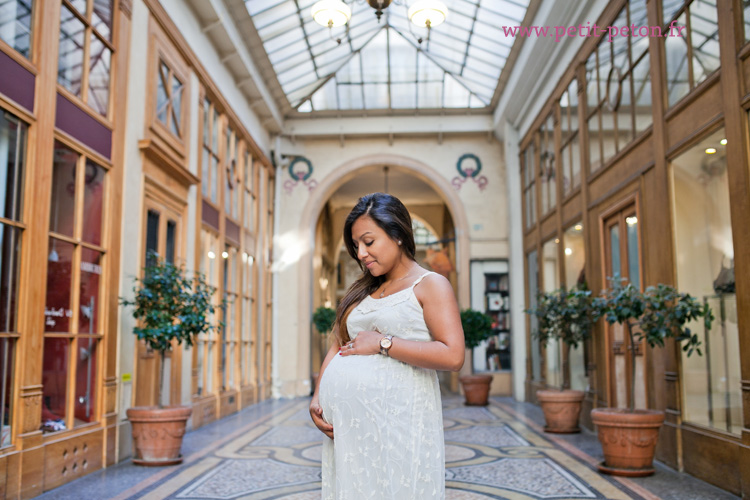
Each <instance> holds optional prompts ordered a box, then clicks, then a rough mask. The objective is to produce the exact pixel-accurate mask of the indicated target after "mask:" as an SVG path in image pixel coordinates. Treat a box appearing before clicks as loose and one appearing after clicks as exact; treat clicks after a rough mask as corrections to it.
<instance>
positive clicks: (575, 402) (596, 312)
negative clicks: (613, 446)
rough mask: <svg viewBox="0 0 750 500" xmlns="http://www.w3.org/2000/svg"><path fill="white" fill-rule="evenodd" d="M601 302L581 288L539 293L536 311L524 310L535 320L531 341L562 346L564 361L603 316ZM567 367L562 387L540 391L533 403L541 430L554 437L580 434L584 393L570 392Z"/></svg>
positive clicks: (602, 303)
mask: <svg viewBox="0 0 750 500" xmlns="http://www.w3.org/2000/svg"><path fill="white" fill-rule="evenodd" d="M603 305H604V301H603V299H601V298H599V297H594V296H593V295H592V293H591V291H590V290H587V289H586V287H585V285H584V286H576V287H574V288H572V289H571V290H565V289H564V288H560V289H559V290H555V291H553V292H548V293H540V294H539V296H538V297H537V307H536V308H534V309H526V313H528V314H532V315H534V316H536V318H537V325H538V326H537V329H536V331H534V332H533V335H534V337H535V338H537V339H539V341H540V342H541V343H543V344H547V343H548V342H549V341H550V340H551V339H557V340H559V341H560V342H561V343H562V348H563V356H564V359H567V356H568V353H569V352H570V348H571V347H572V348H576V347H577V346H578V344H580V343H582V342H585V341H586V339H588V338H589V337H590V336H591V332H592V330H593V328H594V324H596V322H597V321H598V320H599V318H600V317H601V315H602V313H603ZM570 378H571V377H570V365H569V364H568V365H567V369H564V370H563V384H562V387H561V388H560V389H559V390H540V391H537V392H536V397H537V400H538V401H539V404H540V405H541V407H542V411H543V412H544V418H545V420H546V422H547V425H546V426H545V428H544V430H545V431H547V432H555V433H572V432H580V428H579V427H578V418H579V417H580V414H581V402H582V401H583V397H584V392H583V391H577V390H571V389H570Z"/></svg>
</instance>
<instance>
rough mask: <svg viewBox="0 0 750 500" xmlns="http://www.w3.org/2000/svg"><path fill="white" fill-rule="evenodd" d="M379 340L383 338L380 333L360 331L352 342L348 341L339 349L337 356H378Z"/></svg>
mask: <svg viewBox="0 0 750 500" xmlns="http://www.w3.org/2000/svg"><path fill="white" fill-rule="evenodd" d="M381 338H383V334H382V333H380V332H376V331H372V330H362V331H361V332H359V333H358V334H357V337H356V338H355V339H354V340H350V341H349V342H347V343H346V344H344V345H342V346H341V347H340V348H339V354H340V355H342V356H351V355H353V354H357V355H360V356H369V355H371V354H380V339H381Z"/></svg>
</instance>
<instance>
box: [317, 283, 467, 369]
mask: <svg viewBox="0 0 750 500" xmlns="http://www.w3.org/2000/svg"><path fill="white" fill-rule="evenodd" d="M414 294H415V295H416V296H417V299H418V300H419V302H420V303H421V304H422V310H423V311H424V320H425V323H426V324H427V328H428V329H429V330H430V334H431V335H432V338H433V340H432V341H431V342H420V341H415V340H404V339H400V338H397V337H394V338H393V345H392V346H391V348H390V350H389V351H388V355H389V356H390V357H392V358H394V359H398V360H399V361H403V362H404V363H409V364H410V365H414V366H419V367H422V368H430V369H433V370H450V371H458V370H460V369H461V367H462V366H463V364H464V358H465V356H466V351H465V349H466V348H465V345H464V331H463V328H462V327H461V316H460V314H459V311H458V303H457V302H456V297H455V295H454V293H453V287H452V286H451V284H450V282H449V281H448V280H447V279H446V278H444V277H443V276H440V275H438V274H432V275H430V276H427V277H426V278H424V279H423V280H422V282H421V283H419V284H418V285H417V286H416V287H415V288H414ZM382 337H383V334H382V333H380V332H372V331H363V332H359V333H358V334H357V338H356V341H355V342H354V348H353V349H347V348H346V347H344V348H342V349H341V355H342V356H351V355H352V354H359V355H367V354H379V353H380V339H381V338H382ZM329 354H330V352H329Z"/></svg>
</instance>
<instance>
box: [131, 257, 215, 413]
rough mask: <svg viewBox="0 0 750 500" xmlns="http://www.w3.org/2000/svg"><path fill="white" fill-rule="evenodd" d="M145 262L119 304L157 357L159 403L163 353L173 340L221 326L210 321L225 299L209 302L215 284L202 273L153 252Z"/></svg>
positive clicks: (185, 340) (189, 339)
mask: <svg viewBox="0 0 750 500" xmlns="http://www.w3.org/2000/svg"><path fill="white" fill-rule="evenodd" d="M147 262H148V265H147V266H146V267H144V269H143V277H142V278H138V277H136V278H134V281H135V285H134V286H133V293H134V298H133V299H132V300H130V299H125V298H122V297H121V298H120V304H121V305H123V306H126V307H132V308H133V313H132V314H133V318H135V320H136V321H137V322H138V325H137V326H136V327H135V328H133V333H135V335H136V336H137V337H138V338H139V339H140V340H143V341H145V342H146V345H147V346H148V347H149V348H151V349H153V350H154V351H157V352H158V353H159V355H160V357H161V376H160V378H159V393H158V395H157V401H158V403H159V405H160V406H161V392H162V387H161V385H162V380H163V379H164V355H165V354H166V352H167V351H169V350H170V349H172V347H173V342H176V345H180V344H182V343H185V344H187V345H188V346H192V345H193V340H194V339H195V337H196V336H197V335H198V334H200V333H209V332H211V331H213V330H214V329H216V328H221V327H223V323H222V322H214V321H213V320H212V317H213V315H214V313H215V312H216V310H217V308H218V307H223V306H224V305H225V302H224V301H222V303H221V304H220V305H219V306H216V305H214V304H213V302H212V300H211V299H212V297H213V295H214V293H215V292H216V288H215V287H213V286H211V285H209V284H208V283H207V282H206V280H205V278H204V276H203V275H202V274H200V273H192V274H191V273H188V271H187V270H186V269H185V268H184V267H183V266H177V265H174V264H171V263H169V262H166V261H165V260H164V259H160V258H159V256H158V255H157V254H156V253H154V252H151V253H149V255H148V258H147Z"/></svg>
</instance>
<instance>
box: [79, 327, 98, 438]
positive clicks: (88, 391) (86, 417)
mask: <svg viewBox="0 0 750 500" xmlns="http://www.w3.org/2000/svg"><path fill="white" fill-rule="evenodd" d="M97 343H98V341H97V339H93V338H87V337H83V338H79V339H78V349H77V352H76V393H75V405H74V412H75V425H81V424H85V423H88V422H93V421H94V420H95V415H94V413H95V411H94V409H95V408H96V406H95V404H96V401H95V398H96V345H97Z"/></svg>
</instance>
